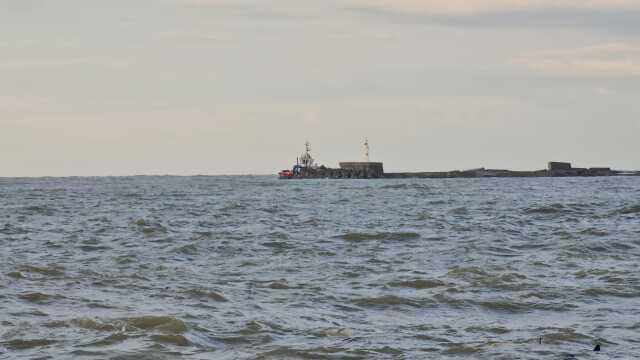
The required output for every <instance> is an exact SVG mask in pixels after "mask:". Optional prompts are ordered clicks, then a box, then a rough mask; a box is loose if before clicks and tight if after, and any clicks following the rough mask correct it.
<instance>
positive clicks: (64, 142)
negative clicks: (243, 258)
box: [0, 0, 640, 176]
mask: <svg viewBox="0 0 640 360" xmlns="http://www.w3.org/2000/svg"><path fill="white" fill-rule="evenodd" d="M639 95H640V0H476V1H462V0H447V1H445V0H442V1H437V0H313V1H309V0H278V1H275V0H274V1H270V0H136V1H131V0H126V1H124V0H109V1H87V0H0V176H45V175H46V176H67V175H134V174H176V175H188V174H212V175H214V174H269V173H275V172H277V171H278V170H280V169H284V168H287V167H290V166H291V165H292V163H293V162H295V158H296V156H298V155H299V154H300V153H301V152H302V150H303V148H304V142H305V140H309V141H310V142H311V144H312V149H313V154H314V156H315V158H316V159H317V160H318V162H320V163H322V164H325V165H327V166H337V163H338V162H339V161H349V160H360V159H361V157H362V142H363V141H364V138H365V137H367V138H368V139H369V142H370V143H371V147H372V160H377V161H383V162H384V164H385V169H386V170H387V171H431V170H433V171H437V170H453V169H467V168H476V167H481V166H484V167H490V168H509V169H540V168H544V167H545V164H546V162H547V161H550V160H557V161H572V162H573V163H574V164H575V165H576V166H612V167H614V168H617V169H640V141H639V139H638V138H639V135H640V101H639V99H640V97H639Z"/></svg>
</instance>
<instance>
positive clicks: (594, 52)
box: [512, 43, 640, 77]
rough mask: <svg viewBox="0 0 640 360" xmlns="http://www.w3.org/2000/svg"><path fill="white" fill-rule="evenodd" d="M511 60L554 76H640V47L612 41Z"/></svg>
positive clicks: (553, 50)
mask: <svg viewBox="0 0 640 360" xmlns="http://www.w3.org/2000/svg"><path fill="white" fill-rule="evenodd" d="M512 63H514V64H516V65H520V66H524V67H527V68H529V69H531V70H533V71H535V72H538V73H541V74H547V75H555V76H599V77H622V76H640V46H639V45H633V44H628V43H609V44H601V45H595V46H589V47H580V48H573V49H551V50H543V51H538V52H533V53H529V54H526V55H524V56H520V57H517V58H515V59H513V61H512Z"/></svg>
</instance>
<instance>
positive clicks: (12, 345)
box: [0, 339, 57, 350]
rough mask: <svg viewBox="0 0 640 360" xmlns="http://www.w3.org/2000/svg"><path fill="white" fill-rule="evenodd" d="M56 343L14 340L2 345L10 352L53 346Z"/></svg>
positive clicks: (44, 340) (53, 341)
mask: <svg viewBox="0 0 640 360" xmlns="http://www.w3.org/2000/svg"><path fill="white" fill-rule="evenodd" d="M55 343H57V341H56V340H52V339H13V340H7V341H3V342H0V344H2V345H3V346H4V347H6V348H7V349H9V350H27V349H33V348H40V347H44V346H49V345H53V344H55Z"/></svg>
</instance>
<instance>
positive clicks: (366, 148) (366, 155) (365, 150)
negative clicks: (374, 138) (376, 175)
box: [364, 139, 371, 162]
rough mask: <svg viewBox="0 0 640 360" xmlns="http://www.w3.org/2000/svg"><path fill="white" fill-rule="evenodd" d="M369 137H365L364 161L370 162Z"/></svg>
mask: <svg viewBox="0 0 640 360" xmlns="http://www.w3.org/2000/svg"><path fill="white" fill-rule="evenodd" d="M369 151H370V148H369V139H364V162H370V161H371V160H370V158H369Z"/></svg>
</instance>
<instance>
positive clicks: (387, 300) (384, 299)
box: [352, 295, 423, 308]
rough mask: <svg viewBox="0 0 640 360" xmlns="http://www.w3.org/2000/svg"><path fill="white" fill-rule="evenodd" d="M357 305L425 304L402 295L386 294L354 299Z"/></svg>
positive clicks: (419, 305)
mask: <svg viewBox="0 0 640 360" xmlns="http://www.w3.org/2000/svg"><path fill="white" fill-rule="evenodd" d="M352 302H353V303H354V304H355V305H358V306H361V307H374V308H380V307H390V306H411V307H421V306H422V305H423V304H422V303H421V302H420V301H418V300H414V299H409V298H405V297H401V296H395V295H384V296H379V297H366V298H360V299H355V300H352Z"/></svg>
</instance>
